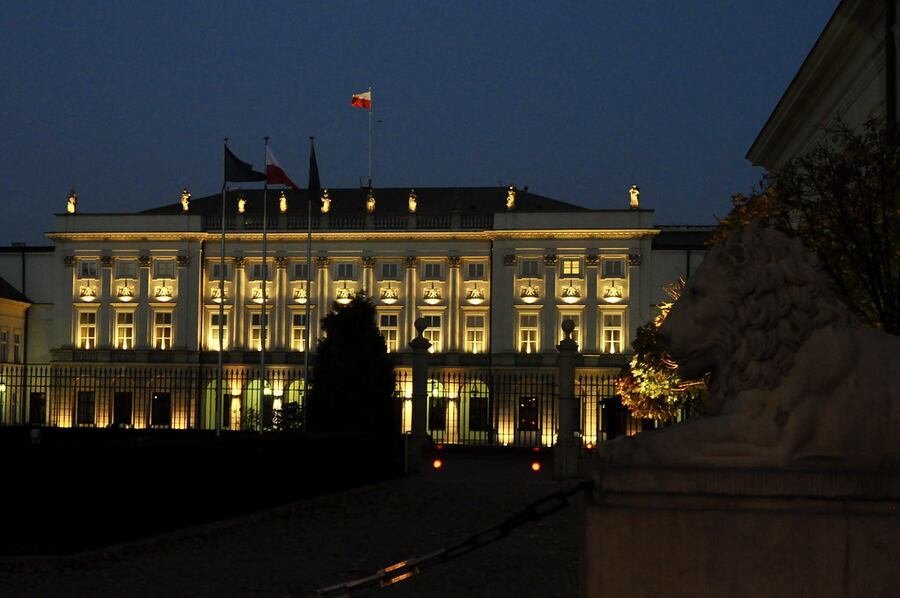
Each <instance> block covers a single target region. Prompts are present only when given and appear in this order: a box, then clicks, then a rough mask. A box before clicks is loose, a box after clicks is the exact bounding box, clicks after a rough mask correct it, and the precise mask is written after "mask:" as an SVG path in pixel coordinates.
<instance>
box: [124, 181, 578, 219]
mask: <svg viewBox="0 0 900 598" xmlns="http://www.w3.org/2000/svg"><path fill="white" fill-rule="evenodd" d="M372 191H373V193H374V194H375V202H376V210H375V211H376V213H378V214H406V213H407V212H408V205H409V204H408V199H409V195H410V191H411V189H410V188H409V187H389V188H384V189H380V188H375V189H373V190H372ZM414 191H415V193H416V198H417V201H416V203H417V206H416V213H419V214H448V213H450V212H453V211H459V212H461V213H468V214H471V213H477V214H494V213H497V212H505V211H506V197H507V188H506V187H422V188H419V187H416V188H415V189H414ZM368 192H369V189H368V188H367V187H359V188H350V189H331V188H329V189H328V195H329V197H330V198H331V213H334V214H364V213H365V212H366V197H367V195H368ZM227 193H228V195H227V198H226V201H228V202H229V203H231V204H232V205H234V204H236V203H237V200H238V198H240V197H243V198H244V199H245V200H246V201H247V204H246V212H247V213H248V214H259V213H261V212H262V198H263V190H262V189H240V190H230V191H228V192H227ZM281 193H282V190H281V189H269V190H268V194H267V196H266V197H267V199H266V201H267V204H268V205H267V211H269V213H271V214H276V213H278V207H279V206H278V203H279V197H280V195H281ZM284 193H285V195H286V196H287V203H288V209H287V213H288V214H296V215H305V214H306V209H307V207H306V199H307V197H308V192H307V191H306V190H301V191H294V190H292V189H286V190H284ZM234 209H235V208H230V209H229V211H233V210H234ZM318 209H319V201H318V198H316V201H315V204H314V206H313V210H314V211H316V212H318ZM515 209H516V211H518V212H587V211H591V210H589V209H588V208H584V207H581V206H577V205H575V204H571V203H566V202H563V201H559V200H558V199H552V198H550V197H544V196H543V195H537V194H535V193H531V192H529V191H528V190H527V189H517V190H516V207H515ZM181 212H182V209H181V203H180V202H175V203H171V204H168V205H164V206H160V207H157V208H152V209H149V210H144V211H142V212H141V213H142V214H180V213H181ZM221 212H222V195H221V194H219V193H217V194H215V195H209V196H206V197H198V198H196V199H194V198H192V199H191V203H190V213H191V214H210V215H213V214H221Z"/></svg>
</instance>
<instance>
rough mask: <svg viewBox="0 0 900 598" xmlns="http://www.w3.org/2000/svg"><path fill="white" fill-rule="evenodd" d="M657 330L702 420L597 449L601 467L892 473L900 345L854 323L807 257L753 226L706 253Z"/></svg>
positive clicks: (899, 459)
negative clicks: (695, 388)
mask: <svg viewBox="0 0 900 598" xmlns="http://www.w3.org/2000/svg"><path fill="white" fill-rule="evenodd" d="M660 333H661V334H662V335H663V336H664V337H665V338H667V339H668V341H669V352H670V355H671V357H672V359H673V360H674V361H675V362H677V364H678V370H679V373H680V374H681V376H682V377H683V378H686V379H689V378H698V377H701V376H703V375H704V374H709V376H710V377H709V387H710V405H709V410H708V415H706V416H703V417H698V418H696V419H690V420H688V421H686V422H684V423H680V424H677V425H674V426H670V427H667V428H663V429H661V430H657V431H653V432H644V433H641V434H638V435H636V436H633V437H628V438H619V439H615V440H613V441H610V442H608V443H606V444H605V445H604V446H601V447H600V449H601V451H600V459H601V460H602V461H605V462H611V463H619V464H637V465H654V464H659V465H699V466H707V465H713V466H717V465H721V466H748V467H787V466H806V465H814V466H826V467H842V468H844V467H850V468H865V469H874V468H879V467H897V466H900V385H898V384H897V382H896V373H897V372H900V338H898V337H896V336H893V335H890V334H886V333H883V332H879V331H877V330H874V329H871V328H867V327H863V326H860V325H859V324H857V323H856V322H855V320H854V319H853V318H852V317H851V315H850V314H849V312H848V310H847V308H846V306H844V305H843V304H842V303H841V302H840V301H838V300H837V299H836V298H835V297H834V295H833V293H832V292H831V290H830V281H829V279H828V278H827V277H826V276H825V274H824V273H823V271H822V270H821V268H820V266H819V263H818V260H817V258H816V256H815V255H814V254H812V253H811V252H809V251H808V250H806V249H805V248H804V246H803V245H802V243H801V242H800V241H799V240H797V239H790V238H789V237H787V236H786V235H784V234H782V233H780V232H777V231H774V230H770V229H764V228H760V227H751V228H748V229H745V230H743V231H741V232H737V233H733V234H732V235H731V236H729V237H728V238H727V239H726V240H725V241H723V242H722V243H721V244H719V245H717V246H715V247H714V248H713V249H712V250H711V251H710V252H709V254H708V255H707V257H706V259H705V260H704V261H703V263H702V264H701V266H700V267H699V269H698V270H697V272H696V273H695V274H693V275H692V276H691V278H690V280H689V281H688V283H687V286H686V287H685V289H684V292H683V293H682V295H681V298H680V299H679V300H678V302H677V303H676V304H675V306H674V307H673V308H672V310H671V312H670V313H669V315H668V317H667V318H666V321H665V322H664V323H663V325H662V327H661V328H660Z"/></svg>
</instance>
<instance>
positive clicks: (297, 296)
mask: <svg viewBox="0 0 900 598" xmlns="http://www.w3.org/2000/svg"><path fill="white" fill-rule="evenodd" d="M294 303H300V304H301V305H302V304H304V303H306V289H305V288H303V287H301V288H299V289H294Z"/></svg>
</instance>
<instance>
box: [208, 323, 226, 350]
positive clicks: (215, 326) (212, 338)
mask: <svg viewBox="0 0 900 598" xmlns="http://www.w3.org/2000/svg"><path fill="white" fill-rule="evenodd" d="M220 327H221V328H222V338H223V339H225V340H224V343H223V344H222V349H227V348H228V314H212V317H211V318H210V321H209V335H208V337H207V338H209V348H210V349H212V350H213V351H218V350H219V328H220Z"/></svg>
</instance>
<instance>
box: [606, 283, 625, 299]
mask: <svg viewBox="0 0 900 598" xmlns="http://www.w3.org/2000/svg"><path fill="white" fill-rule="evenodd" d="M603 300H604V301H606V302H607V303H618V302H619V301H621V300H622V287H617V286H615V285H613V286H611V287H606V289H605V290H604V291H603Z"/></svg>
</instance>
